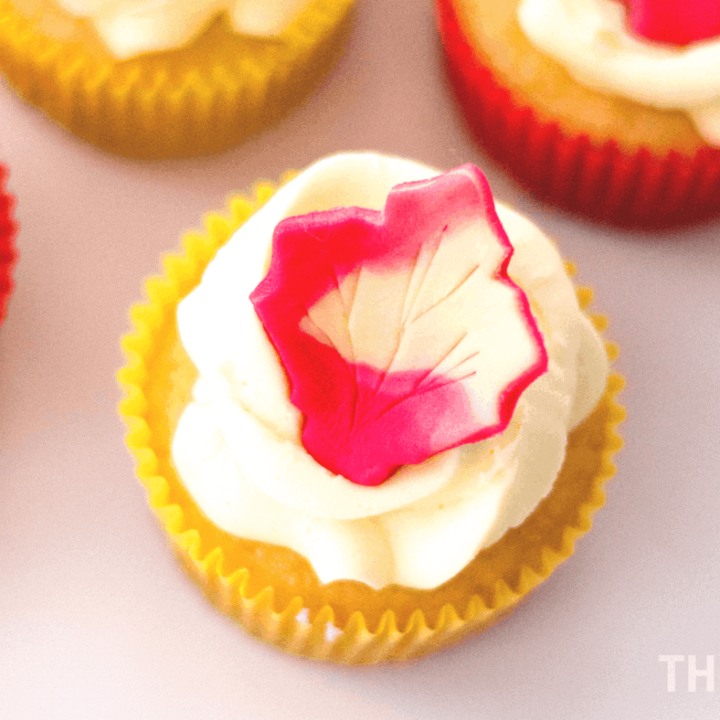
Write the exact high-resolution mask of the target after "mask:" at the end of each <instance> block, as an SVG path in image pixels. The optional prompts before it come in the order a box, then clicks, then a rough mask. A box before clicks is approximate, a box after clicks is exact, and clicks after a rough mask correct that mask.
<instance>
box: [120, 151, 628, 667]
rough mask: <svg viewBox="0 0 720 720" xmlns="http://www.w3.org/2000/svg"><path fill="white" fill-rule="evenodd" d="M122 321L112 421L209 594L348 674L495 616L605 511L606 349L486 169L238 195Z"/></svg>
mask: <svg viewBox="0 0 720 720" xmlns="http://www.w3.org/2000/svg"><path fill="white" fill-rule="evenodd" d="M230 208H231V217H230V218H222V217H218V216H211V217H210V219H209V221H208V224H207V231H206V232H205V233H190V234H188V235H187V236H186V237H185V242H184V251H183V253H182V254H180V255H173V256H169V257H168V258H166V260H165V263H164V265H165V268H166V272H165V276H164V277H162V278H156V279H154V280H151V281H149V282H148V286H147V290H148V294H149V297H150V298H151V299H150V302H149V303H147V304H143V305H138V306H136V307H135V308H133V311H132V313H131V315H132V318H133V321H134V324H135V329H134V331H133V332H132V334H130V335H128V336H127V337H125V338H124V341H123V347H124V350H125V353H126V355H127V358H128V365H127V367H125V368H124V369H123V370H121V372H120V375H119V379H120V381H121V384H122V385H123V387H124V389H125V391H126V398H125V399H124V400H123V402H122V404H121V413H122V415H123V417H124V419H125V421H126V423H127V426H128V430H129V432H128V436H127V440H128V445H129V447H130V449H131V451H132V452H133V454H134V455H135V458H136V460H137V472H138V475H139V477H140V479H141V481H142V482H143V484H144V485H145V487H146V489H147V491H148V494H149V500H150V504H151V506H152V508H153V509H154V510H155V512H156V513H157V515H158V517H159V519H160V521H161V523H162V524H163V526H164V528H165V530H166V532H167V534H168V536H169V538H170V541H171V543H172V545H173V548H174V550H175V552H176V554H177V556H178V557H179V559H180V561H181V562H182V564H183V565H184V566H185V568H186V569H187V570H188V572H189V573H190V575H191V576H192V577H194V578H195V580H197V582H198V583H199V584H200V585H201V587H202V588H203V590H204V592H205V593H206V595H207V596H208V598H209V599H210V600H211V601H212V602H213V603H214V604H215V605H216V606H217V607H219V608H220V609H222V610H223V611H225V612H227V613H228V614H230V615H231V616H233V617H235V618H236V619H237V620H238V621H239V622H240V624H241V625H243V626H244V627H245V628H246V629H247V630H248V631H249V632H251V633H252V634H254V635H256V636H257V637H259V638H261V639H264V640H266V641H267V642H270V643H272V644H274V645H276V646H278V647H280V648H283V649H285V650H287V651H289V652H292V653H296V654H299V655H303V656H307V657H312V658H319V659H326V660H333V661H337V662H345V663H353V664H360V663H371V662H377V661H382V660H401V659H406V658H411V657H416V656H419V655H422V654H424V653H427V652H430V651H432V650H436V649H438V648H441V647H443V646H445V645H448V644H450V643H452V642H455V641H457V640H459V639H460V638H462V637H463V636H465V635H467V634H468V633H470V632H473V631H478V630H482V629H484V628H487V627H489V626H490V625H492V624H493V623H495V622H497V621H498V620H500V619H501V618H503V617H504V616H506V615H507V614H508V613H509V612H510V611H511V610H512V609H513V608H514V607H515V606H516V605H517V604H518V603H519V602H520V601H521V600H522V599H523V598H525V597H526V596H527V595H528V594H529V593H530V592H531V590H532V589H533V588H535V587H536V586H537V585H538V584H539V583H540V582H542V581H543V580H544V579H545V578H547V577H548V576H549V575H550V573H551V572H552V570H553V569H554V567H556V566H557V565H558V564H559V563H560V562H561V561H562V560H564V559H566V558H567V557H568V556H569V555H570V554H571V553H572V551H573V546H574V542H575V540H576V538H577V537H579V536H580V535H582V534H583V533H584V532H586V531H587V530H588V529H589V527H590V525H591V515H592V513H593V512H594V511H595V510H596V509H597V508H598V507H600V506H601V505H602V503H603V500H604V495H603V491H602V485H603V483H604V482H605V481H606V480H607V479H608V478H609V477H611V476H612V474H613V473H614V468H613V465H612V462H611V458H612V455H613V453H614V452H615V451H616V450H617V449H618V448H619V447H620V445H621V441H620V439H619V437H618V436H617V434H616V430H615V428H616V426H617V424H618V423H619V422H620V421H621V419H622V416H623V411H622V409H621V408H620V407H619V406H618V405H617V403H616V401H615V395H616V394H617V392H618V391H619V390H620V388H621V386H622V380H621V379H620V377H619V376H618V375H616V374H610V373H609V370H608V365H609V361H610V360H612V359H613V358H614V357H615V354H616V350H615V348H614V346H613V345H610V344H607V343H605V344H604V343H603V342H602V341H601V339H600V337H599V335H598V330H599V329H602V328H604V326H605V324H606V323H605V320H604V319H603V318H602V317H601V316H597V315H586V314H585V313H584V312H583V310H582V309H581V307H585V306H587V305H588V304H589V303H590V301H591V293H590V291H589V290H587V289H580V290H576V289H574V288H573V285H572V282H571V280H570V279H569V275H568V271H567V268H566V266H565V265H564V264H563V261H562V260H561V258H560V256H559V255H558V253H557V250H556V249H555V248H554V246H553V245H552V243H551V242H550V241H549V240H548V239H547V238H546V237H545V236H544V235H543V234H542V233H541V232H540V231H539V230H538V229H537V228H536V227H534V226H533V225H532V224H531V223H530V222H529V221H527V220H526V219H524V218H522V217H521V216H520V215H518V214H517V213H515V212H514V211H512V210H511V209H510V208H507V207H505V206H503V205H498V206H497V209H496V207H495V204H494V201H493V198H492V195H491V193H490V190H489V187H488V185H487V182H486V180H485V178H484V176H483V175H482V173H481V172H480V171H479V170H478V169H477V168H475V167H473V166H470V165H466V166H462V167H461V168H457V169H455V170H453V171H450V172H448V173H444V174H438V171H436V170H433V169H432V168H429V167H426V166H424V165H420V164H418V163H414V162H410V161H406V160H401V159H398V158H391V157H385V156H380V155H375V154H371V153H367V154H348V155H338V156H333V157H330V158H327V159H325V160H322V161H320V162H318V163H316V164H315V165H313V166H311V167H310V168H308V169H307V170H305V171H304V172H303V173H301V174H300V175H298V176H296V177H294V179H292V180H290V181H289V182H287V184H285V185H284V186H283V187H282V188H281V189H280V190H278V191H277V192H275V193H274V191H273V188H272V187H270V186H268V185H260V186H258V187H257V188H256V191H255V197H254V198H253V199H252V200H248V199H244V198H235V199H233V200H232V202H231V204H230Z"/></svg>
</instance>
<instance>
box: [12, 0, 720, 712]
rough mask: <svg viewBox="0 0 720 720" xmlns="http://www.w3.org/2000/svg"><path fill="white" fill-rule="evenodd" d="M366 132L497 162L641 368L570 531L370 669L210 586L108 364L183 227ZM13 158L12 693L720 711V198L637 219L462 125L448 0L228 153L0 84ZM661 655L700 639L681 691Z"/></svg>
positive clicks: (48, 703)
mask: <svg viewBox="0 0 720 720" xmlns="http://www.w3.org/2000/svg"><path fill="white" fill-rule="evenodd" d="M354 149H357V150H363V149H373V150H379V151H383V152H387V153H392V154H396V155H401V156H407V157H410V158H415V159H417V160H420V161H423V162H426V163H429V164H432V165H435V166H438V167H440V168H445V169H447V168H450V167H453V166H455V165H458V164H460V163H463V162H474V163H476V164H478V165H479V166H481V167H483V168H484V169H485V171H486V173H487V175H488V177H489V179H490V182H491V185H492V187H493V190H494V192H495V194H496V197H497V198H498V199H500V200H504V201H507V202H509V203H511V204H513V205H514V206H516V207H517V208H518V209H520V210H522V211H524V212H526V213H527V214H528V215H530V216H531V217H532V218H533V219H534V220H535V221H536V222H537V223H538V224H539V225H540V226H541V227H542V228H543V229H545V230H546V231H548V232H549V233H550V234H551V235H553V236H554V237H555V238H557V240H558V242H559V244H560V246H561V249H562V251H563V254H564V255H565V256H566V257H568V258H570V259H573V260H575V261H576V262H577V264H578V266H579V268H580V280H581V281H582V282H584V283H585V284H588V285H591V286H593V287H594V288H595V290H596V298H597V303H596V307H597V308H598V309H599V310H600V311H602V312H605V313H607V314H608V315H609V316H610V318H611V327H610V332H609V336H610V337H611V338H612V339H614V340H616V341H617V342H619V344H620V345H621V347H622V355H621V358H620V360H619V362H618V364H617V367H618V368H619V370H620V371H621V372H623V373H624V374H625V375H626V376H627V379H628V385H627V389H626V390H625V391H624V393H623V395H622V400H623V402H624V404H625V405H626V406H627V408H628V420H627V422H626V424H625V425H624V427H623V435H624V437H625V440H626V448H625V449H624V450H623V452H622V453H621V454H620V455H619V456H618V473H617V476H616V478H615V479H614V480H613V481H612V483H611V484H610V486H609V487H608V501H607V505H606V507H605V508H604V509H603V510H602V511H601V512H600V514H599V515H598V516H597V517H596V521H595V526H594V529H593V531H592V532H591V533H590V534H589V535H588V536H586V537H585V538H584V539H583V540H582V541H581V542H580V543H579V546H578V549H577V551H576V553H575V555H574V556H573V557H572V558H571V559H570V560H569V561H568V562H567V563H565V564H564V565H563V566H561V567H560V568H559V569H558V570H557V571H556V572H555V573H554V574H553V576H552V577H551V578H550V579H549V580H548V581H547V582H546V583H545V584H544V585H543V586H542V587H541V588H540V589H539V590H538V591H537V592H536V593H535V595H534V597H533V598H532V600H531V601H530V602H529V603H527V604H526V605H525V606H523V607H522V608H521V609H520V610H519V611H518V612H517V613H516V614H515V615H514V616H512V617H511V618H510V619H509V620H507V621H506V622H504V623H503V624H502V625H500V626H498V627H497V628H495V629H494V630H492V631H491V632H489V633H487V634H485V635H483V636H480V637H476V638H473V639H471V640H469V641H467V642H465V643H463V644H462V645H460V646H458V647H455V648H453V649H450V650H447V651H445V652H441V653H438V654H435V655H433V656H431V657H429V658H427V659H424V660H422V661H420V662H416V663H414V664H409V665H408V664H406V665H402V666H396V667H387V666H383V667H375V668H373V667H370V668H361V669H357V668H346V667H338V666H332V665H325V664H320V663H315V662H311V661H307V660H303V659H297V658H294V657H290V656H287V655H285V654H283V653H281V652H280V651H277V650H274V649H272V648H269V647H266V646H265V645H263V644H261V643H259V642H257V641H255V640H254V639H252V638H250V637H248V636H246V635H245V634H244V633H243V632H242V631H241V630H240V629H239V628H238V627H236V626H235V625H234V624H233V623H232V622H230V621H229V620H227V619H226V618H225V617H224V616H222V615H221V614H219V613H218V612H216V611H215V610H214V609H213V608H212V607H211V606H210V605H209V604H208V603H207V602H206V601H205V600H204V599H203V597H202V596H201V594H200V592H199V591H198V590H197V588H196V587H195V586H194V585H193V584H192V583H191V582H190V581H189V580H188V579H187V578H186V576H185V575H184V574H183V571H182V570H181V569H180V567H179V566H178V565H177V564H176V562H175V560H174V558H173V556H172V555H171V553H170V551H169V550H168V547H167V546H166V543H165V539H164V537H163V535H162V533H161V532H160V530H159V529H158V528H157V527H156V524H155V521H154V519H153V517H152V516H151V514H150V512H149V510H148V509H147V506H146V502H145V497H144V492H143V490H142V489H141V487H140V486H139V484H138V483H137V482H136V480H135V478H134V473H133V463H132V460H131V458H130V456H129V454H128V453H127V451H126V450H125V445H124V442H123V434H124V428H123V426H122V424H121V423H120V421H119V419H118V415H117V412H116V406H117V402H118V399H119V397H120V391H119V389H118V387H117V384H116V382H115V372H116V370H117V369H118V368H119V367H120V366H121V364H122V363H123V357H122V355H121V352H120V348H119V338H120V336H121V335H122V334H123V333H125V332H126V331H127V329H128V327H129V324H128V317H127V311H128V308H129V306H130V305H131V304H132V303H133V302H135V301H137V300H139V299H140V298H141V292H142V281H143V278H144V277H146V276H148V275H150V274H152V273H154V272H156V271H157V269H158V262H159V257H160V255H161V253H163V252H164V251H169V250H173V249H175V248H176V247H177V244H178V240H179V237H180V235H181V233H182V232H183V230H185V229H187V228H190V227H197V226H198V225H199V224H200V219H201V217H202V215H203V213H205V212H207V211H209V210H214V209H220V208H222V207H223V204H224V201H225V198H226V197H227V196H228V194H230V193H231V192H233V191H242V190H247V189H248V188H249V187H250V185H251V184H252V183H253V182H254V181H255V180H256V179H257V178H261V177H264V178H272V179H275V178H277V177H278V176H279V175H280V174H281V173H282V172H283V171H284V170H285V169H287V168H302V167H304V166H306V165H307V164H309V163H310V162H312V161H313V160H315V159H317V158H319V157H322V156H324V155H326V154H328V153H332V152H337V151H341V150H354ZM0 161H2V162H5V163H6V164H7V165H9V167H10V170H11V174H10V181H9V185H10V189H11V190H12V192H13V193H14V194H15V195H16V196H17V198H18V204H17V218H18V220H19V223H20V226H21V230H20V233H19V236H18V239H17V243H18V246H19V250H20V253H21V259H20V262H19V264H18V266H17V269H16V281H17V286H16V290H15V293H14V295H13V298H12V302H11V305H10V310H9V315H8V318H7V320H6V322H5V324H4V326H3V327H2V330H1V331H0V717H2V718H8V719H12V720H16V719H23V720H24V719H25V718H49V719H50V718H51V719H53V720H54V719H55V718H68V719H72V720H84V719H85V718H87V719H92V720H106V719H108V720H110V719H115V718H117V719H126V718H132V719H133V720H140V719H144V718H152V719H158V720H160V719H163V720H164V719H165V718H167V719H168V720H185V719H188V720H190V719H193V720H195V719H197V718H202V719H205V718H218V719H224V718H228V719H229V718H243V719H244V718H247V719H248V720H250V719H252V720H259V719H261V718H262V719H263V720H269V719H275V718H281V719H294V718H312V719H313V720H315V719H317V720H325V719H330V718H333V719H334V718H337V717H342V718H343V720H356V719H357V720H368V719H370V718H372V719H373V720H385V719H386V718H387V719H390V718H392V719H393V720H399V719H400V718H403V719H405V718H413V719H426V718H427V719H431V718H432V719H433V720H436V719H438V718H467V719H472V720H475V719H478V720H479V719H481V718H483V719H484V718H493V719H496V718H503V719H505V718H511V719H514V718H517V719H522V720H532V719H534V718H538V719H544V718H557V719H558V720H559V719H560V718H568V719H573V720H575V719H577V718H583V720H591V719H595V718H598V719H599V718H613V719H615V718H637V719H641V720H644V719H645V718H647V719H648V720H650V719H652V720H658V719H661V720H663V719H665V718H669V719H677V720H683V719H686V718H692V719H693V720H704V719H705V718H713V719H716V718H717V717H720V714H719V711H720V613H719V612H718V605H719V602H718V600H719V598H720V562H719V557H720V533H719V532H718V517H719V516H720V449H719V448H720V443H719V442H718V436H719V435H720V432H719V431H720V362H719V361H718V358H720V222H718V221H714V222H711V223H708V224H704V225H702V226H697V227H694V228H691V229H687V230H680V231H674V232H668V233H652V234H639V233H630V232H622V231H618V230H616V229H613V228H610V227H602V226H598V225H593V224H591V223H586V222H583V221H581V220H579V219H576V218H573V217H569V216H567V215H565V214H563V213H561V212H559V211H557V210H554V209H553V208H550V207H547V206H544V205H542V204H540V203H539V202H537V201H535V200H534V199H532V198H531V197H529V196H528V195H527V194H526V193H525V192H523V191H522V190H521V189H519V188H518V187H517V186H516V185H515V184H514V183H513V182H512V181H510V180H509V179H508V178H507V177H506V176H504V175H503V173H502V172H501V171H500V170H499V169H498V168H497V167H496V166H494V165H493V164H492V163H491V162H489V161H488V160H487V158H486V157H485V156H484V154H483V152H482V151H481V150H480V149H479V148H478V146H477V145H476V144H475V143H474V142H473V140H472V138H471V137H470V136H469V134H468V132H467V130H466V128H465V126H464V124H463V122H462V120H461V118H460V116H459V113H458V109H457V106H456V104H455V101H454V98H453V96H452V93H451V90H450V88H449V86H448V83H447V81H446V78H445V75H444V69H443V65H442V53H441V48H440V44H439V41H438V38H437V35H436V31H435V29H434V25H433V19H432V11H431V8H430V5H429V2H428V1H427V0H425V1H424V2H420V3H418V2H413V1H412V0H402V1H400V0H395V2H379V1H377V0H375V1H374V2H369V1H367V0H366V1H365V2H360V3H359V9H358V13H357V16H356V22H355V24H354V27H353V30H352V32H351V36H350V38H349V41H348V43H347V48H346V52H345V53H344V55H343V56H342V58H341V59H340V61H339V64H338V65H337V67H336V68H335V69H334V71H333V72H332V73H331V74H330V75H329V76H328V78H327V79H326V80H325V81H324V82H323V83H322V84H321V85H320V87H319V88H318V89H317V91H316V92H315V93H314V94H313V95H312V96H311V97H309V98H308V99H307V100H306V101H305V102H304V103H303V104H302V106H300V107H299V108H297V109H296V110H295V111H294V112H292V113H291V114H290V115H289V116H288V117H286V118H285V120H283V121H282V122H281V123H280V124H279V125H277V126H275V127H274V128H272V129H269V130H268V131H267V132H265V133H263V134H262V135H260V136H258V137H256V138H253V139H251V140H249V141H247V142H246V143H244V144H243V145H241V146H240V147H237V148H236V149H233V150H231V151H229V152H225V153H223V154H220V155H216V156H213V157H207V158H197V159H189V160H168V161H162V162H139V161H134V160H128V159H123V158H118V157H114V156H112V155H109V154H106V153H104V152H102V151H100V150H97V149H96V148H94V147H91V146H88V145H86V144H84V143H83V142H81V141H79V140H77V139H76V138H74V137H72V136H70V135H69V134H67V133H66V132H65V131H64V130H62V129H60V128H59V127H57V126H56V125H54V124H53V123H51V122H50V121H48V120H47V119H46V118H45V117H44V116H43V115H42V114H40V113H39V112H38V111H36V110H35V109H34V108H32V107H30V106H28V105H26V104H24V103H23V102H21V101H20V100H18V98H17V97H15V95H14V94H12V93H11V92H10V91H9V90H8V89H7V88H6V87H5V86H4V85H3V84H2V83H0ZM719 202H720V199H719ZM661 655H680V656H683V658H684V659H683V661H682V662H681V663H678V665H677V670H678V673H677V688H676V691H675V692H674V693H671V692H668V690H667V682H668V680H667V663H665V662H660V661H659V660H658V658H659V656H661ZM691 655H694V656H696V658H697V665H698V668H699V669H703V668H704V667H705V665H706V661H707V660H706V656H707V655H712V656H713V658H714V660H715V673H714V676H715V686H716V689H715V692H708V691H707V679H706V678H704V677H700V678H698V681H697V691H696V692H694V693H692V692H689V690H688V674H687V673H688V670H687V669H688V664H689V656H691Z"/></svg>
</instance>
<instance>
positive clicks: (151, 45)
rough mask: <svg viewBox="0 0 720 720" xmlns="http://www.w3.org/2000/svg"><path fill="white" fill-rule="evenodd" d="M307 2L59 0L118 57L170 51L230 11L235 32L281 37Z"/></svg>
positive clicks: (64, 8) (266, 0)
mask: <svg viewBox="0 0 720 720" xmlns="http://www.w3.org/2000/svg"><path fill="white" fill-rule="evenodd" d="M307 1H308V0H262V1H261V0H56V2H57V3H58V5H60V7H61V8H63V10H66V11H67V12H69V13H71V14H72V15H75V16H76V17H79V18H87V19H89V20H90V21H91V22H92V23H93V25H94V26H95V29H96V30H97V33H98V35H99V36H100V37H101V38H102V40H103V42H104V43H105V45H106V46H107V48H108V50H109V51H110V52H111V53H112V54H113V55H114V56H115V57H116V58H118V59H119V60H125V59H127V58H131V57H134V56H135V55H139V54H141V53H146V52H154V51H159V50H171V49H174V48H179V47H182V46H183V45H186V44H187V43H189V42H191V41H192V40H193V39H195V38H196V37H197V36H198V35H200V33H201V32H202V31H203V30H204V29H205V27H206V26H207V25H208V23H209V22H210V21H211V20H212V19H213V18H215V17H216V16H217V15H219V14H221V13H224V12H226V13H228V16H229V18H230V22H231V24H232V27H233V29H234V30H235V32H237V33H244V34H247V35H254V36H258V37H264V38H270V37H275V36H278V35H280V34H281V33H282V32H283V30H285V29H286V28H287V27H288V25H289V24H290V23H291V22H292V21H293V19H294V18H295V16H296V15H297V14H298V13H299V12H300V10H301V9H302V8H303V7H304V6H305V5H306V4H307Z"/></svg>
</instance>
